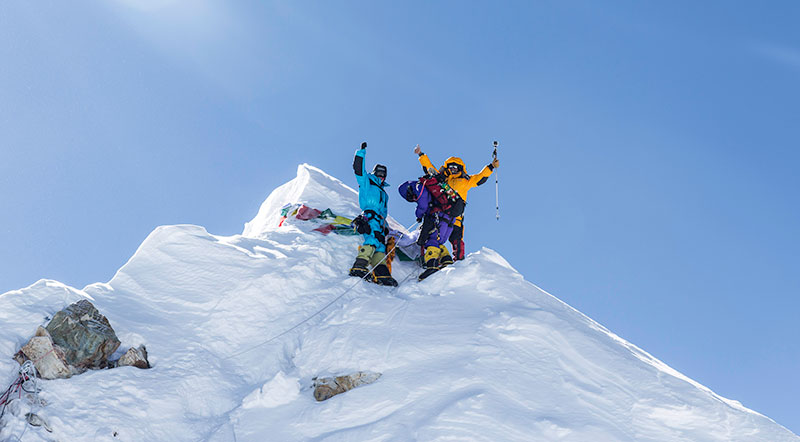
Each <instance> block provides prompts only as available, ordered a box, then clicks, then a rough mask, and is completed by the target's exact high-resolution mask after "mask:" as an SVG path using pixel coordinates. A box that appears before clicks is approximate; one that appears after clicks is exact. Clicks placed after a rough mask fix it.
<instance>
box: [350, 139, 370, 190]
mask: <svg viewBox="0 0 800 442" xmlns="http://www.w3.org/2000/svg"><path fill="white" fill-rule="evenodd" d="M366 156H367V142H366V141H365V142H363V143H361V149H358V150H357V151H356V155H355V157H353V172H355V174H356V181H358V185H359V186H361V185H362V183H366V180H367V169H366V167H365V166H364V159H365V158H366Z"/></svg>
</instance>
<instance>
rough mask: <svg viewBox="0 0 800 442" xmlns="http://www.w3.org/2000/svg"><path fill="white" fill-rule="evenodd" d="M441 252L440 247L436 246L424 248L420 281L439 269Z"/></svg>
mask: <svg viewBox="0 0 800 442" xmlns="http://www.w3.org/2000/svg"><path fill="white" fill-rule="evenodd" d="M441 253H442V249H440V248H439V247H436V246H430V247H428V248H426V249H425V257H424V258H423V259H424V260H425V261H424V264H423V265H422V267H423V268H425V271H424V272H422V274H420V275H419V281H422V280H423V279H425V278H427V277H428V276H431V275H433V274H434V273H436V272H437V271H439V255H440V254H441Z"/></svg>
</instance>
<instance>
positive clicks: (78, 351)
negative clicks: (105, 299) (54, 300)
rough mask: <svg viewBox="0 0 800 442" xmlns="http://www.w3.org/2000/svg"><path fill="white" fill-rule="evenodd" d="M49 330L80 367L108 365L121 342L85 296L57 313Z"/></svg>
mask: <svg viewBox="0 0 800 442" xmlns="http://www.w3.org/2000/svg"><path fill="white" fill-rule="evenodd" d="M47 331H48V332H49V333H50V336H51V337H52V338H53V342H54V343H55V344H56V345H57V346H59V347H61V349H63V351H64V356H65V358H66V361H67V363H68V364H69V365H72V366H74V367H76V368H77V369H88V368H105V367H106V366H107V365H108V357H109V356H111V354H113V353H114V352H115V351H116V350H117V348H118V347H119V345H120V342H119V339H117V335H116V333H114V329H113V328H111V324H110V323H109V322H108V319H106V317H105V316H103V315H101V314H100V312H99V311H98V310H97V309H96V308H95V307H94V305H92V303H91V302H89V301H87V300H85V299H83V300H80V301H78V302H76V303H74V304H71V305H69V306H68V307H67V308H65V309H64V310H61V311H60V312H58V313H56V314H55V315H54V316H53V319H52V320H51V321H50V323H49V324H47Z"/></svg>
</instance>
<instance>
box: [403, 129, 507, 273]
mask: <svg viewBox="0 0 800 442" xmlns="http://www.w3.org/2000/svg"><path fill="white" fill-rule="evenodd" d="M414 153H415V154H417V155H419V163H420V164H422V169H423V171H424V172H425V173H426V174H429V173H432V174H436V173H442V174H444V175H445V176H446V177H447V184H448V185H449V186H450V187H452V188H453V190H455V191H456V192H457V193H458V195H459V196H460V197H461V199H463V200H464V203H466V202H467V192H469V189H472V188H473V187H477V186H480V185H481V184H483V183H485V182H486V180H488V179H489V176H490V175H491V174H492V171H494V169H495V168H497V167H498V166H499V165H500V162H499V161H497V158H495V159H493V160H492V162H491V163H489V164H488V165H486V166H485V167H484V168H483V169H481V171H480V172H478V173H477V174H475V175H468V174H467V172H466V171H465V170H464V169H465V168H466V167H465V166H464V161H462V160H461V158H458V157H450V158H448V159H446V160H445V162H444V165H442V167H441V168H439V169H438V170H437V169H436V167H434V165H433V163H432V162H431V160H430V159H429V158H428V156H427V155H425V154H424V153H422V149H420V147H419V144H417V146H416V147H415V148H414ZM431 169H432V171H431ZM449 239H450V244H451V245H452V246H453V255H454V257H455V260H456V261H458V260H460V259H464V215H461V216H459V217H457V218H456V219H455V223H454V227H453V233H452V234H451V235H450V238H449ZM442 247H444V246H442ZM446 254H447V249H445V250H444V251H443V255H442V257H440V261H446V260H448V259H450V260H452V258H450V257H449V256H445V255H446ZM442 264H444V265H446V264H445V263H444V262H442Z"/></svg>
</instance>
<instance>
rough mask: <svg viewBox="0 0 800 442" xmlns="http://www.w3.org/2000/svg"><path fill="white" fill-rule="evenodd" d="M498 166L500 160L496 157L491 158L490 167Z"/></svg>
mask: <svg viewBox="0 0 800 442" xmlns="http://www.w3.org/2000/svg"><path fill="white" fill-rule="evenodd" d="M498 166H500V161H498V160H497V158H495V159H493V160H492V167H494V168H495V169H497V167H498Z"/></svg>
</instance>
